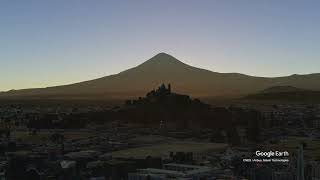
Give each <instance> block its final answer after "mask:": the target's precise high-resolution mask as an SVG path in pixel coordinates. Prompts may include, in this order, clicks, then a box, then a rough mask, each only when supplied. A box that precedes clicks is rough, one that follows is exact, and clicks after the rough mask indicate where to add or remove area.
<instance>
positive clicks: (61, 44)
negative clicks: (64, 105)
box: [0, 0, 320, 91]
mask: <svg viewBox="0 0 320 180" xmlns="http://www.w3.org/2000/svg"><path fill="white" fill-rule="evenodd" d="M319 19H320V1H318V0H303V1H301V0H281V1H278V0H266V1H256V0H200V1H196V0H159V1H150V0H136V1H132V0H120V1H118V0H114V1H111V0H110V1H103V0H90V1H88V0H27V1H21V0H3V1H0V91H5V90H9V89H21V88H33V87H47V86H54V85H63V84H69V83H74V82H80V81H84V80H89V79H94V78H98V77H102V76H106V75H110V74H114V73H118V72H120V71H122V70H125V69H128V68H130V67H133V66H136V65H138V64H140V63H142V62H144V61H145V60H147V59H149V58H151V57H152V56H154V55H155V54H157V53H159V52H166V53H169V54H171V55H173V56H175V57H176V58H178V59H179V60H181V61H183V62H185V63H187V64H190V65H193V66H197V67H200V68H205V69H209V70H212V71H217V72H239V73H244V74H249V75H254V76H268V77H275V76H286V75H291V74H308V73H317V72H320V23H319Z"/></svg>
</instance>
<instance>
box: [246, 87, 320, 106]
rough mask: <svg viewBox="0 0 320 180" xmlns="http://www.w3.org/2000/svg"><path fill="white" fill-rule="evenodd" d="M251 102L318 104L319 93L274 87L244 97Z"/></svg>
mask: <svg viewBox="0 0 320 180" xmlns="http://www.w3.org/2000/svg"><path fill="white" fill-rule="evenodd" d="M246 99H251V100H258V101H259V100H260V101H261V100H263V101H265V100H267V101H282V102H283V101H290V102H302V103H306V102H320V91H312V90H305V89H299V88H296V87H292V86H275V87H271V88H267V89H265V90H263V91H261V92H259V93H256V94H251V95H248V96H246Z"/></svg>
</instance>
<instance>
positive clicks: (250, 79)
mask: <svg viewBox="0 0 320 180" xmlns="http://www.w3.org/2000/svg"><path fill="white" fill-rule="evenodd" d="M66 78H67V77H66ZM319 80H320V74H309V75H292V76H285V77H277V78H266V77H254V76H248V75H244V74H239V73H218V72H213V71H209V70H205V69H200V68H196V67H192V66H190V65H187V64H185V63H183V62H181V61H179V60H177V59H176V58H174V57H173V56H171V55H168V54H166V53H160V54H157V55H155V56H154V57H152V58H151V59H149V60H147V61H146V62H144V63H142V64H140V65H138V66H136V67H134V68H131V69H128V70H125V71H123V72H120V73H118V74H114V75H110V76H106V77H102V78H99V79H94V80H90V81H84V82H80V83H75V84H70V85H64V86H55V87H48V88H38V89H24V90H15V91H8V92H4V93H0V99H127V98H131V97H137V96H143V95H145V94H146V93H147V91H148V89H152V88H153V87H156V86H158V85H159V84H162V83H165V84H168V83H170V84H171V85H172V89H174V91H175V92H177V93H181V94H190V95H191V96H192V97H198V98H206V97H228V98H231V97H240V96H245V95H248V94H253V93H257V92H259V91H262V90H263V89H266V88H268V87H273V86H294V87H297V88H302V89H310V90H320V83H318V82H319Z"/></svg>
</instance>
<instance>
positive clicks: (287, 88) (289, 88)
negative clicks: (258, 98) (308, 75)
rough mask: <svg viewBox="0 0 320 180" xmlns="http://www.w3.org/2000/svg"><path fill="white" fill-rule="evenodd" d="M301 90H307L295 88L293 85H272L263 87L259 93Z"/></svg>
mask: <svg viewBox="0 0 320 180" xmlns="http://www.w3.org/2000/svg"><path fill="white" fill-rule="evenodd" d="M301 91H307V90H305V89H300V88H296V87H293V86H273V87H270V88H267V89H264V90H263V91H261V92H260V93H264V94H266V93H282V92H301Z"/></svg>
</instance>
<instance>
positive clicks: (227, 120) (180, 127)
mask: <svg viewBox="0 0 320 180" xmlns="http://www.w3.org/2000/svg"><path fill="white" fill-rule="evenodd" d="M79 102H80V101H78V102H70V101H68V102H63V101H51V102H45V101H43V102H40V101H38V102H37V101H34V102H18V101H15V102H10V101H6V102H2V103H1V105H0V121H1V129H0V134H1V144H0V145H1V150H0V153H1V156H0V158H1V159H0V177H1V178H2V179H9V180H20V179H21V180H22V179H30V180H37V179H61V180H62V179H66V180H69V179H70V180H74V179H77V180H78V179H79V180H81V179H92V180H94V179H96V180H98V179H99V180H100V179H101V180H102V179H113V180H114V179H116V180H117V179H130V180H136V179H137V180H138V179H139V180H140V179H142V180H144V179H146V180H147V179H157V180H158V179H196V180H198V179H250V180H251V179H252V180H255V179H256V180H293V179H299V180H300V179H302V178H304V179H308V180H309V179H310V180H311V179H317V178H318V179H319V178H320V173H319V172H320V162H319V160H320V153H319V148H320V140H319V138H320V131H319V128H320V105H319V104H316V103H279V102H277V103H270V102H269V103H251V102H250V101H234V102H236V103H233V101H228V103H215V104H214V103H213V104H206V103H204V102H203V101H201V100H198V99H193V98H191V97H189V96H188V95H182V94H177V93H174V92H172V91H171V87H170V85H162V86H160V87H159V88H157V89H155V90H152V91H150V92H149V93H147V94H146V96H145V97H140V98H136V99H130V100H127V101H125V102H122V103H121V104H120V105H119V104H118V103H110V102H105V101H99V102H93V101H90V102H88V101H86V102H84V101H83V102H81V103H79ZM256 151H260V152H270V151H274V152H276V151H278V152H287V153H288V155H287V156H278V157H275V156H270V157H268V156H259V155H257V154H256ZM249 159H250V161H249ZM1 178H0V179H1Z"/></svg>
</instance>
